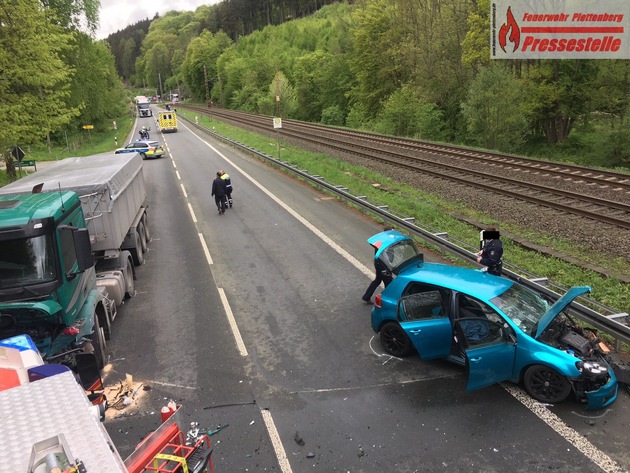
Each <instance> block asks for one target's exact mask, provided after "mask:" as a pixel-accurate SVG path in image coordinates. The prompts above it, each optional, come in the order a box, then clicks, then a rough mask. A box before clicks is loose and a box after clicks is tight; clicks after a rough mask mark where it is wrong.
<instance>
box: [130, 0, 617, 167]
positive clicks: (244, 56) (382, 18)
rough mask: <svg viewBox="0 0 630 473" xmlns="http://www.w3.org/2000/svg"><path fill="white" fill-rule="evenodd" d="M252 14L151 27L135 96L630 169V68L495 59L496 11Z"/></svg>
mask: <svg viewBox="0 0 630 473" xmlns="http://www.w3.org/2000/svg"><path fill="white" fill-rule="evenodd" d="M244 5H246V4H245V3H242V2H222V3H220V4H218V5H215V6H211V7H208V6H203V7H200V8H198V9H197V10H196V11H195V12H169V13H168V14H166V15H164V16H163V17H162V18H157V19H155V20H154V21H152V22H151V26H150V28H149V32H148V33H147V35H146V37H145V38H144V41H143V42H142V46H141V48H140V55H139V56H138V58H137V60H136V63H135V66H136V76H135V85H136V86H140V85H145V86H147V87H155V88H156V90H158V92H157V93H159V87H160V86H162V87H163V88H164V89H165V90H170V89H178V90H180V92H181V95H183V96H189V97H191V98H192V99H193V100H196V101H202V102H205V101H210V102H212V103H213V104H214V105H218V106H222V107H226V108H231V109H239V110H244V111H249V112H255V113H263V114H270V115H274V114H275V115H280V116H283V117H286V118H295V119H300V120H307V121H316V122H322V123H327V124H332V125H341V126H348V127H352V128H361V129H366V130H371V131H376V132H380V133H386V134H392V135H400V136H407V137H414V138H419V139H425V140H433V141H448V142H453V143H460V144H464V145H471V146H478V147H483V148H489V149H496V150H501V151H506V152H514V153H523V154H530V155H542V156H553V157H556V158H563V159H566V160H571V161H575V162H582V163H583V164H591V165H599V166H627V165H628V163H629V162H630V142H629V141H628V135H629V134H628V120H627V111H628V105H629V101H628V98H629V92H630V90H629V89H630V85H629V81H628V76H629V72H630V63H629V62H628V61H625V60H623V61H622V60H527V61H525V60H506V61H498V60H496V61H492V60H491V59H490V52H489V45H490V42H489V35H490V33H489V22H490V19H489V13H490V3H489V1H488V0H479V1H472V0H464V1H461V0H441V1H440V2H426V1H424V0H361V1H358V2H354V3H346V2H340V3H333V4H330V5H322V6H321V8H319V9H317V11H315V12H314V13H312V14H310V15H309V16H306V17H304V18H300V19H295V20H290V21H286V20H287V19H290V18H293V17H294V16H297V15H298V14H302V13H305V12H308V9H306V10H295V11H290V10H287V9H286V8H285V9H283V8H282V7H281V6H275V7H272V8H271V10H270V11H273V12H275V13H274V15H271V14H269V15H267V14H265V12H267V10H265V7H264V4H262V3H261V4H257V5H256V8H253V9H252V10H247V9H246V8H244ZM241 7H242V8H243V9H242V10H241V9H240V8H241ZM230 8H233V10H230V11H233V12H241V15H242V16H238V17H231V18H232V19H231V20H230V22H227V20H226V17H224V16H222V13H221V12H224V11H227V9H230ZM296 8H297V7H296ZM288 11H290V13H291V14H290V15H286V14H283V13H282V12H285V13H286V12H288ZM296 12H298V13H296ZM254 13H255V14H254ZM235 18H238V21H237V20H235ZM282 20H285V21H284V22H283V21H282ZM276 23H279V24H276ZM236 24H239V25H241V26H239V27H238V28H237V27H235V26H234V25H236ZM160 81H161V83H160ZM206 94H208V96H206ZM278 96H279V97H280V98H281V99H280V101H276V97H278Z"/></svg>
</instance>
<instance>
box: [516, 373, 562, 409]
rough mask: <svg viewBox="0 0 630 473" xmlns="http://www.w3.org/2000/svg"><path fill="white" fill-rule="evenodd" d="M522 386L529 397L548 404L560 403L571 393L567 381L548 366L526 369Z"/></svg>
mask: <svg viewBox="0 0 630 473" xmlns="http://www.w3.org/2000/svg"><path fill="white" fill-rule="evenodd" d="M523 384H524V385H525V390H526V391H527V392H528V393H529V395H530V396H531V397H533V398H534V399H536V400H537V401H540V402H546V403H549V404H555V403H558V402H562V401H564V400H565V399H566V398H567V397H568V396H569V394H570V393H571V383H569V380H567V378H566V377H565V376H562V375H561V374H560V373H558V372H557V371H556V370H554V369H553V368H549V367H548V366H542V365H534V366H530V367H529V368H527V371H525V376H524V377H523Z"/></svg>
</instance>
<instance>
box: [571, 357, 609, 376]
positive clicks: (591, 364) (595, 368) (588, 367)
mask: <svg viewBox="0 0 630 473" xmlns="http://www.w3.org/2000/svg"><path fill="white" fill-rule="evenodd" d="M575 366H576V368H577V369H578V370H580V372H581V373H582V376H584V377H585V378H590V379H598V378H602V377H605V376H607V375H608V368H606V367H605V366H602V365H600V364H599V363H597V362H596V361H578V362H577V363H576V364H575Z"/></svg>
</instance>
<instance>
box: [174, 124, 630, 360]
mask: <svg viewBox="0 0 630 473" xmlns="http://www.w3.org/2000/svg"><path fill="white" fill-rule="evenodd" d="M180 118H183V119H184V120H186V121H187V122H188V123H190V124H191V125H192V126H195V127H196V128H198V129H200V130H202V131H204V132H205V133H208V134H210V135H212V136H213V137H215V138H217V139H218V140H220V141H223V142H225V143H229V144H231V145H234V146H236V147H238V148H240V149H242V150H245V151H247V152H248V153H251V154H253V155H255V156H258V157H259V158H263V159H265V160H266V161H268V162H271V163H273V164H274V165H276V166H278V167H280V168H283V169H285V170H287V171H289V172H291V173H294V174H296V175H298V176H299V177H300V178H302V179H304V180H306V181H309V182H311V183H313V184H315V185H316V186H318V187H321V188H323V189H325V190H326V191H328V192H330V193H332V194H334V195H336V196H337V197H339V198H342V199H344V200H346V201H348V202H351V203H352V204H354V205H356V206H358V207H360V208H361V209H363V210H365V211H368V212H370V213H372V214H375V215H378V216H379V217H381V218H383V219H385V220H387V221H389V222H392V223H394V224H396V225H397V226H399V227H403V228H405V229H407V230H408V231H409V232H411V233H413V234H414V235H416V236H417V237H419V238H421V239H423V240H425V241H426V242H428V243H430V244H432V245H434V246H436V247H438V248H439V249H440V250H441V251H444V252H446V253H448V254H451V255H455V256H457V257H459V258H461V259H463V260H465V261H468V262H470V263H472V264H475V265H477V254H476V251H475V252H473V251H470V250H468V249H466V248H463V247H461V246H459V245H457V244H455V243H452V242H450V241H448V234H446V233H442V232H431V231H428V230H426V229H424V228H422V227H420V226H418V225H416V223H415V218H413V217H401V216H398V215H396V214H394V213H393V212H390V210H389V208H388V206H385V205H377V204H373V203H370V202H369V201H368V200H367V197H366V196H361V195H359V196H355V195H353V194H351V193H350V191H349V190H348V189H347V188H346V187H343V186H338V185H334V184H329V183H327V182H326V181H325V179H324V177H322V176H318V175H314V174H310V173H309V172H308V170H306V169H300V168H299V167H298V166H296V165H294V164H290V163H288V162H286V161H282V160H279V159H277V158H275V157H274V156H270V155H268V154H265V153H262V152H260V151H258V150H256V149H254V148H251V147H250V146H247V145H245V144H243V143H240V142H238V141H235V140H232V139H230V138H227V137H225V136H222V135H220V134H218V133H216V132H215V131H213V130H210V129H208V128H205V127H204V126H202V125H199V124H197V123H195V122H193V121H192V120H190V119H188V118H187V117H183V116H182V117H180ZM506 266H509V264H505V263H504V266H503V275H504V276H506V277H508V278H509V279H512V280H513V281H518V282H519V283H521V284H523V285H524V286H527V287H528V288H530V289H532V290H534V291H536V292H538V293H541V294H544V295H545V296H547V297H548V298H550V299H551V300H553V301H555V300H557V299H559V298H560V297H561V295H562V294H558V293H557V292H555V291H553V290H551V289H550V288H549V287H548V286H549V285H550V283H549V281H548V280H547V278H542V277H527V276H524V275H522V274H520V273H517V272H515V271H512V270H510V269H509V268H507V267H506ZM556 287H558V288H560V286H558V285H556ZM564 292H566V288H564ZM586 300H588V299H586ZM589 304H590V305H596V306H598V307H599V308H600V310H603V311H605V312H608V313H609V314H608V315H604V314H602V313H600V312H598V311H597V310H595V309H592V308H590V307H588V306H586V305H584V304H581V303H578V302H577V301H574V302H573V303H572V304H571V307H570V309H569V312H570V313H571V315H573V316H575V317H577V318H579V319H581V320H582V321H584V322H586V323H588V324H589V325H591V326H593V327H595V328H597V329H599V330H602V331H604V332H606V333H607V334H609V335H610V336H612V337H613V338H614V339H615V342H616V345H619V343H620V342H624V343H627V344H630V326H628V325H627V324H626V323H625V322H627V321H628V319H629V314H627V313H625V312H617V311H615V309H612V308H609V307H606V306H604V305H603V304H601V303H597V302H595V303H593V301H589ZM617 348H618V346H617Z"/></svg>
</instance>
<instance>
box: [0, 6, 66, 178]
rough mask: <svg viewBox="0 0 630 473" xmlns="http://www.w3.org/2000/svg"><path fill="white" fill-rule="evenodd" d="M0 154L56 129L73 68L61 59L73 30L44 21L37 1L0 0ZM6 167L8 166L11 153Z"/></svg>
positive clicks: (61, 118) (62, 118)
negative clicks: (0, 131)
mask: <svg viewBox="0 0 630 473" xmlns="http://www.w3.org/2000/svg"><path fill="white" fill-rule="evenodd" d="M0 25H1V26H0V71H1V72H0V107H1V108H2V111H3V113H2V114H1V115H0V129H2V133H1V134H0V153H5V150H6V149H7V147H9V146H12V145H23V144H30V143H34V142H37V141H39V140H41V139H42V138H44V137H47V136H48V135H49V133H51V132H55V131H57V130H60V129H61V128H62V127H63V126H65V125H66V124H68V123H69V122H70V120H71V119H72V118H73V117H75V116H77V115H78V110H77V109H76V108H72V107H69V106H68V105H67V104H66V101H67V99H68V97H69V93H70V91H69V85H70V80H71V75H72V71H71V70H70V68H69V67H68V66H67V65H66V64H64V62H63V60H62V56H63V52H64V51H66V50H67V49H68V48H69V43H70V41H71V39H72V35H71V34H70V33H68V32H66V31H64V30H63V29H62V28H61V27H60V26H58V25H56V24H55V23H52V22H50V21H49V20H48V17H47V15H46V12H45V11H44V10H42V9H41V6H40V3H39V1H38V0H0ZM5 156H7V159H8V163H7V169H8V170H9V172H10V171H11V169H12V167H11V158H10V157H9V156H8V155H6V154H5Z"/></svg>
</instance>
